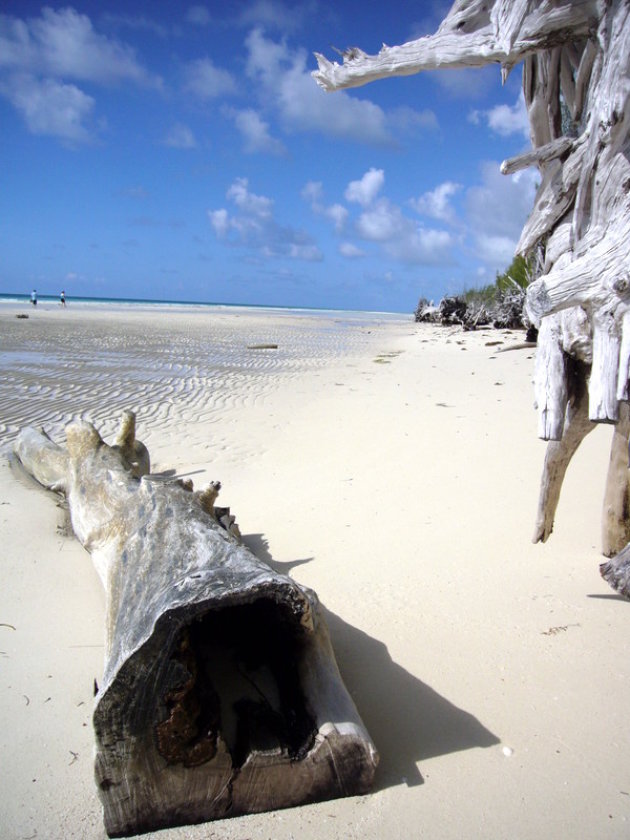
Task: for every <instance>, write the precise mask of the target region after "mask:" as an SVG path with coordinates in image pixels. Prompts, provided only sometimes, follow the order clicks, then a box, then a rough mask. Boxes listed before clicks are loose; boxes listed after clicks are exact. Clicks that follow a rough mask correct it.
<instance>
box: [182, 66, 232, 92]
mask: <svg viewBox="0 0 630 840" xmlns="http://www.w3.org/2000/svg"><path fill="white" fill-rule="evenodd" d="M184 77H185V80H184V88H185V89H186V90H188V91H190V92H191V93H193V94H194V95H195V96H198V97H199V98H200V99H216V98H218V97H220V96H225V95H227V94H233V93H236V90H237V85H236V81H235V80H234V77H233V76H232V74H231V73H229V72H228V71H227V70H224V69H222V68H221V67H215V65H214V63H213V62H212V61H211V59H209V58H199V59H197V60H196V61H191V62H189V64H188V65H187V66H186V67H185V69H184Z"/></svg>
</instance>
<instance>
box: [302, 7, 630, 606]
mask: <svg viewBox="0 0 630 840" xmlns="http://www.w3.org/2000/svg"><path fill="white" fill-rule="evenodd" d="M342 55H343V63H342V64H338V63H337V62H331V61H329V60H328V59H326V58H325V57H324V56H323V55H320V54H318V53H316V58H317V62H318V67H319V69H318V70H316V71H315V72H314V73H313V77H314V78H315V81H316V82H317V83H318V84H319V85H320V86H321V87H322V88H324V90H326V91H334V90H339V89H341V88H350V87H356V86H359V85H364V84H366V83H368V82H372V81H374V80H377V79H384V78H387V77H390V76H406V75H410V74H413V73H418V72H420V71H422V70H433V69H439V68H448V67H481V66H483V65H486V64H490V63H497V64H499V65H500V66H501V74H502V77H503V79H504V80H505V79H506V78H507V76H508V74H509V73H510V72H511V70H512V69H513V68H514V66H515V65H516V64H518V63H521V62H522V64H523V94H524V99H525V105H526V107H527V112H528V116H529V123H530V137H531V143H532V149H531V151H529V152H527V153H525V154H523V155H520V156H518V157H516V158H512V159H510V160H507V161H505V162H504V163H503V164H502V167H501V171H502V172H503V173H504V174H509V173H513V172H516V171H518V170H519V169H523V168H525V167H529V166H536V167H537V168H538V170H539V172H540V176H541V183H540V187H539V188H538V192H537V195H536V199H535V203H534V208H533V211H532V213H531V215H530V217H529V219H528V220H527V222H526V224H525V227H524V228H523V231H522V233H521V238H520V241H519V243H518V246H517V249H516V250H517V253H518V254H521V255H523V256H530V255H532V254H535V255H536V262H537V264H538V270H537V274H538V276H537V279H536V280H535V282H533V283H532V284H531V285H530V286H529V288H528V290H527V299H526V310H527V313H528V315H529V317H530V319H531V321H532V322H533V323H534V324H535V325H536V326H540V333H539V347H538V352H537V361H536V376H535V392H536V405H537V409H538V412H539V435H540V437H541V438H543V439H544V440H547V441H549V444H548V450H547V456H546V459H545V466H544V470H543V476H542V481H541V489H540V499H539V509H538V516H537V522H536V530H535V534H534V540H535V541H538V540H543V541H544V540H546V539H547V538H548V536H549V535H550V533H551V530H552V527H553V519H554V514H555V510H556V505H557V502H558V498H559V495H560V490H561V486H562V480H563V478H564V475H565V472H566V468H567V465H568V463H569V461H570V459H571V457H572V455H573V454H574V452H575V451H576V449H577V447H578V446H579V444H580V442H581V441H582V440H583V438H584V437H585V435H586V434H588V432H589V431H591V429H592V428H593V424H594V423H614V424H617V428H616V432H615V435H614V438H613V443H612V449H611V459H610V469H609V473H608V479H607V486H606V491H605V500H604V514H603V525H602V529H603V551H604V553H605V554H606V555H608V556H610V555H613V554H617V557H615V558H613V559H612V560H611V561H610V562H609V563H607V564H605V565H603V566H602V574H603V575H604V577H605V578H606V580H607V581H608V582H609V583H610V584H611V585H612V586H613V587H614V588H615V589H617V590H618V591H620V592H622V593H623V594H624V595H626V596H627V597H630V588H629V586H628V580H629V579H630V560H628V559H627V558H628V557H630V551H629V550H628V549H625V548H624V546H625V545H626V543H627V542H628V540H629V539H630V503H629V499H630V492H629V484H628V454H627V449H628V434H629V432H630V424H629V420H628V407H627V401H628V396H629V395H628V378H629V374H630V261H629V258H628V252H629V247H630V246H629V243H630V102H629V99H630V3H629V2H628V0H554V2H548V0H491V1H490V2H488V0H457V2H455V3H454V4H453V6H452V8H451V11H450V12H449V14H448V15H447V17H446V18H445V19H444V21H443V22H442V24H441V25H440V27H439V28H438V30H437V32H436V33H435V34H434V35H430V36H426V37H424V38H420V39H418V40H416V41H411V42H409V43H406V44H403V45H402V46H396V47H388V46H383V48H382V49H381V51H380V52H379V53H378V55H374V56H370V55H367V54H366V53H364V52H363V51H362V50H360V49H358V48H352V49H349V50H347V51H346V52H345V53H342ZM622 549H624V550H623V551H622ZM619 552H621V553H619Z"/></svg>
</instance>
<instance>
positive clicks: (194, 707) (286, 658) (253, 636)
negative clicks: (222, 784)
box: [155, 599, 316, 772]
mask: <svg viewBox="0 0 630 840" xmlns="http://www.w3.org/2000/svg"><path fill="white" fill-rule="evenodd" d="M303 637H304V632H303V630H302V628H301V627H300V625H299V624H298V623H296V622H295V620H291V617H290V615H289V614H288V612H286V611H285V610H283V609H282V608H281V607H279V606H278V605H277V604H275V603H273V602H272V601H270V600H269V599H260V600H257V601H255V602H254V603H252V604H243V605H238V606H234V607H226V608H223V609H219V610H211V611H209V612H208V613H206V614H205V615H204V616H203V617H202V618H200V619H198V620H196V621H195V622H193V623H192V624H190V625H188V626H186V627H184V628H183V629H182V630H181V631H180V632H179V634H178V636H177V639H176V641H175V644H174V646H173V650H172V652H171V655H170V657H169V660H170V665H171V670H172V674H173V680H174V682H175V685H174V686H173V687H172V688H171V689H169V690H168V691H167V692H166V693H165V694H164V696H163V697H162V698H161V702H160V703H159V707H158V709H157V710H156V712H157V714H158V715H162V716H163V715H164V714H166V717H165V718H164V719H163V720H161V722H160V723H158V724H157V726H156V729H155V732H156V741H157V747H158V751H159V753H160V754H161V755H162V757H163V758H164V759H166V761H167V762H168V764H183V765H184V766H185V767H193V766H197V765H199V764H203V763H204V762H205V761H209V760H211V759H213V758H214V757H215V755H216V753H217V743H218V742H222V743H223V744H224V745H225V747H226V748H227V750H228V752H229V754H230V756H231V759H232V765H233V768H234V770H235V771H236V772H238V770H240V768H241V767H242V766H243V765H244V764H245V763H246V761H247V760H248V758H249V757H250V756H251V755H252V754H254V753H268V754H270V755H271V754H276V755H281V754H283V755H286V756H287V757H288V758H290V759H291V760H299V759H300V758H302V757H304V755H305V754H306V753H307V752H308V750H309V749H310V748H311V747H312V745H313V740H314V737H315V732H316V726H315V721H314V719H313V717H312V715H311V714H310V713H309V711H308V708H307V704H306V698H305V696H304V692H303V689H302V686H301V684H300V678H299V672H298V662H299V660H300V658H301V657H302V656H303V647H304V638H303Z"/></svg>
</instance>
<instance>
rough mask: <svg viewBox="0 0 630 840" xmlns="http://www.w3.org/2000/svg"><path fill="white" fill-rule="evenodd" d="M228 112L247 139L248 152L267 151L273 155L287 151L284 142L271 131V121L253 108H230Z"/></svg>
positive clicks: (246, 148) (246, 149) (245, 146)
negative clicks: (267, 120) (272, 134)
mask: <svg viewBox="0 0 630 840" xmlns="http://www.w3.org/2000/svg"><path fill="white" fill-rule="evenodd" d="M227 113H228V115H229V116H231V117H232V119H233V120H234V124H235V125H236V127H237V129H238V130H239V132H240V133H241V135H242V137H243V139H244V141H245V145H244V148H245V151H246V152H248V153H250V154H252V153H254V152H265V153H267V154H272V155H283V154H285V153H286V149H285V147H284V144H283V143H282V142H281V141H280V140H276V138H275V137H272V136H271V134H270V133H269V123H268V122H266V121H265V120H263V119H262V117H261V116H260V114H259V113H258V112H257V111H255V110H254V109H253V108H245V109H243V110H237V109H230V110H229V111H228V112H227Z"/></svg>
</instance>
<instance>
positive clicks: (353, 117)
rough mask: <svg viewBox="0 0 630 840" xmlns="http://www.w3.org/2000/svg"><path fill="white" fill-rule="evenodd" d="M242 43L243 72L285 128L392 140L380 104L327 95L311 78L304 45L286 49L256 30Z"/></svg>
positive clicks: (355, 138) (369, 140)
mask: <svg viewBox="0 0 630 840" xmlns="http://www.w3.org/2000/svg"><path fill="white" fill-rule="evenodd" d="M245 43H246V46H247V50H248V56H247V65H246V70H247V73H248V75H249V76H250V78H252V79H253V80H254V81H255V83H256V85H257V87H258V89H259V93H260V96H261V97H262V99H263V100H264V101H265V104H266V105H267V107H270V108H273V109H274V110H275V111H276V112H277V113H278V115H279V117H280V119H281V121H282V123H283V125H284V127H285V129H286V130H287V131H316V132H319V133H321V134H324V135H326V136H328V137H336V138H342V139H346V140H353V141H359V142H362V143H371V144H376V145H390V146H391V145H394V139H393V137H392V135H391V133H390V131H389V128H388V126H387V118H386V115H385V112H384V111H383V110H382V108H379V106H378V105H374V104H373V103H372V102H369V101H368V100H363V99H357V98H355V97H351V96H349V95H348V94H347V93H345V92H343V91H340V92H338V93H335V94H334V96H331V95H329V94H326V93H324V91H322V90H320V89H319V88H318V87H317V85H316V84H314V83H313V79H312V77H311V73H310V70H309V69H308V67H307V60H308V55H307V53H306V51H305V50H295V51H291V50H289V48H288V47H287V46H286V44H285V43H284V42H280V43H276V42H275V41H272V40H271V39H269V38H266V37H265V36H264V35H263V33H262V32H261V31H260V30H259V29H255V30H253V31H252V32H251V33H250V34H249V35H248V37H247V39H246V41H245Z"/></svg>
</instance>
